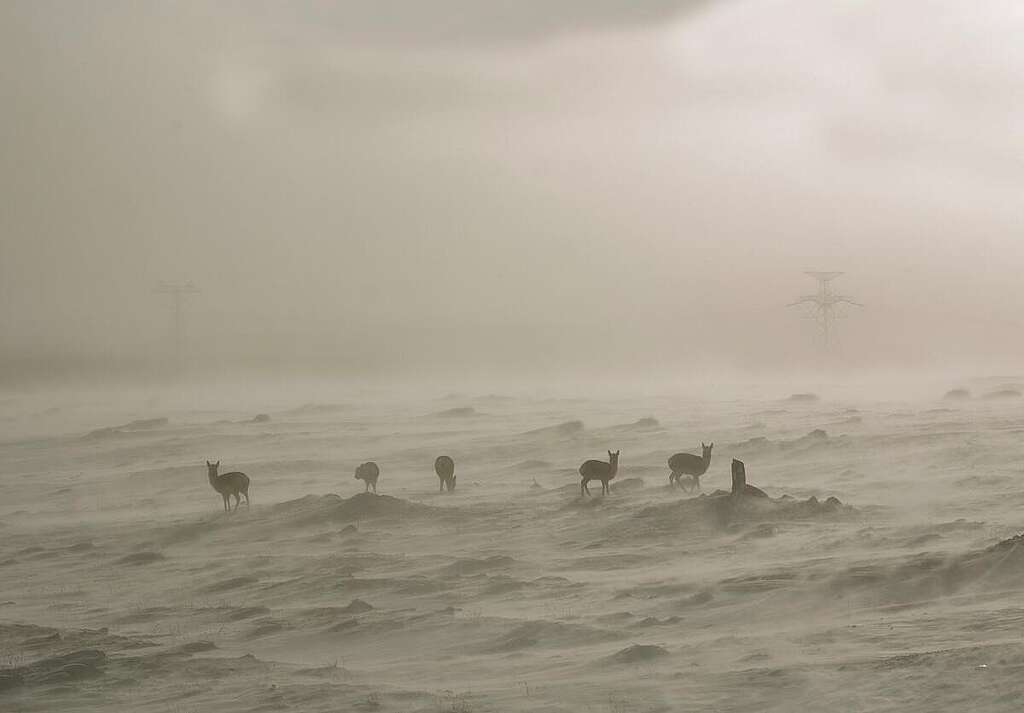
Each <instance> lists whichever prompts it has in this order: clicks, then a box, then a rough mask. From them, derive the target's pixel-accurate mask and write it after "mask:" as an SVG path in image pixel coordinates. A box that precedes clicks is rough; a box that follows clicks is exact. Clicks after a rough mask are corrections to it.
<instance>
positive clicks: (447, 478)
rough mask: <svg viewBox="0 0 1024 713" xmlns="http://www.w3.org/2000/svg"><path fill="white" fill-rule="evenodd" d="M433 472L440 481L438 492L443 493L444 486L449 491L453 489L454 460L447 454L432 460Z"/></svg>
mask: <svg viewBox="0 0 1024 713" xmlns="http://www.w3.org/2000/svg"><path fill="white" fill-rule="evenodd" d="M434 472H435V473H437V477H438V479H439V480H440V481H441V488H440V490H438V492H439V493H443V492H444V489H445V488H446V487H447V488H448V492H449V493H450V492H452V491H453V490H455V461H453V460H452V459H451V458H449V457H448V456H438V457H437V460H435V461H434Z"/></svg>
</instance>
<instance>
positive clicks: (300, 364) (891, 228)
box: [0, 0, 1024, 376]
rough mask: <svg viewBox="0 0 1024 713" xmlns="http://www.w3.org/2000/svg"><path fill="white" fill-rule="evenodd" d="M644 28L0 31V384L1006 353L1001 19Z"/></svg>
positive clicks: (977, 358)
mask: <svg viewBox="0 0 1024 713" xmlns="http://www.w3.org/2000/svg"><path fill="white" fill-rule="evenodd" d="M635 5H636V4H635V3H627V2H612V1H610V0H608V1H604V2H600V3H595V2H579V1H578V0H560V1H559V2H549V3H543V4H541V3H497V2H495V3H479V2H470V1H469V0H445V2H441V3H397V2H388V3H335V4H333V5H331V4H327V3H316V2H291V3H272V2H261V3H252V2H245V3H243V2H218V3H205V2H173V3H156V2H145V3H136V2H98V3H60V2H38V1H36V0H31V1H28V0H24V1H22V0H14V1H11V2H5V3H3V5H2V7H0V87H2V90H3V91H2V93H3V97H4V106H5V118H4V123H3V130H2V132H0V156H2V158H3V160H2V164H0V182H2V183H0V186H2V190H3V194H4V196H5V198H4V204H5V205H4V209H3V211H2V212H0V235H2V243H0V296H2V301H0V331H2V334H3V338H2V341H0V357H2V358H3V360H4V363H5V364H6V365H7V368H6V369H5V371H6V372H7V373H8V375H10V374H15V373H17V374H22V373H28V372H32V373H35V372H39V373H43V374H45V375H48V376H53V375H57V374H63V373H75V372H76V371H79V370H81V371H88V370H90V369H92V370H98V371H104V369H105V373H108V374H120V373H124V372H129V371H133V370H141V371H146V370H147V369H150V368H152V367H153V365H154V364H160V363H163V362H165V361H166V360H167V358H168V354H169V353H170V352H171V351H173V339H172V336H171V324H172V317H171V314H172V313H171V304H170V300H169V298H168V297H167V296H166V295H161V294H157V293H155V292H154V288H155V287H156V286H157V285H158V284H159V282H160V281H161V280H171V281H182V280H193V281H194V282H195V284H196V286H197V287H198V288H199V289H200V290H201V293H200V294H198V295H195V296H193V297H190V298H188V299H187V300H186V301H185V311H184V325H185V333H184V334H185V337H184V338H185V347H184V354H185V358H186V359H187V360H188V362H189V364H190V365H191V366H192V367H193V368H196V369H212V370H218V371H219V372H221V373H229V372H231V371H232V370H233V369H236V368H241V367H243V366H245V367H266V368H271V369H279V370H285V371H295V372H301V370H302V369H310V368H316V369H323V370H326V371H336V372H338V373H342V374H344V373H349V372H358V373H367V372H372V371H379V370H388V371H396V372H406V373H418V372H419V371H420V370H423V369H432V370H449V371H452V372H454V373H459V372H461V371H464V370H478V371H481V370H482V371H484V372H487V373H493V374H495V375H497V374H499V373H503V372H506V371H522V372H527V373H529V372H531V371H538V372H540V371H544V370H553V369H555V370H561V371H563V372H567V373H571V372H572V371H573V370H574V369H584V368H585V369H589V370H593V371H594V372H595V373H600V372H603V371H604V372H609V373H611V372H625V373H629V372H630V371H635V370H637V369H652V368H656V369H663V370H665V371H669V372H670V371H672V370H673V369H678V368H686V367H692V366H694V365H715V366H719V367H728V368H735V369H739V370H753V371H757V370H759V369H777V368H788V367H791V366H794V365H796V366H802V365H811V364H815V363H817V360H818V358H819V355H818V354H817V352H816V349H815V331H814V326H813V324H812V323H811V322H809V321H808V320H806V319H803V318H802V314H801V313H800V311H799V310H796V309H787V308H786V305H787V304H788V303H790V302H792V301H793V299H794V298H796V297H797V296H798V295H801V294H806V293H808V292H811V291H813V288H814V283H813V282H812V281H811V280H810V279H809V278H807V277H806V276H804V275H803V272H804V271H805V270H842V271H844V272H845V273H846V274H845V275H844V276H843V277H842V278H840V279H839V280H838V281H837V283H836V286H837V289H839V290H840V291H842V292H844V293H847V294H850V295H853V296H855V297H856V298H857V299H858V300H859V301H861V302H863V303H864V304H865V307H864V308H862V309H856V308H851V309H849V310H847V317H848V318H847V319H846V320H844V321H843V322H842V323H841V324H840V325H839V330H838V334H839V335H840V340H839V346H840V347H841V348H840V349H839V350H838V351H839V354H840V355H841V356H840V357H839V358H840V359H841V360H842V362H843V363H845V364H848V365H851V366H855V367H863V368H888V367H906V366H912V367H914V368H916V369H919V368H930V369H933V368H940V367H942V366H943V365H951V366H952V365H956V366H961V365H964V364H985V365H991V364H1005V363H1012V362H1013V360H1014V359H1015V358H1017V357H1018V356H1019V354H1020V351H1021V348H1022V346H1024V331H1022V330H1021V329H1020V327H1021V319H1020V317H1019V315H1018V309H1019V304H1020V300H1019V286H1018V285H1019V274H1020V272H1021V268H1022V267H1024V247H1022V245H1024V243H1022V242H1021V237H1020V229H1021V226H1022V225H1024V221H1022V218H1024V204H1022V203H1021V201H1020V186H1021V181H1022V179H1024V131H1022V125H1021V122H1022V117H1024V92H1022V90H1021V86H1022V84H1021V78H1022V72H1024V48H1022V45H1021V43H1020V42H1019V37H1020V34H1021V31H1022V29H1024V28H1022V25H1024V10H1022V9H1021V8H1020V6H1019V3H1015V2H1010V1H1009V0H1000V1H997V2H989V3H985V4H983V5H980V6H979V5H976V4H965V3H961V2H954V1H953V0H932V1H928V2H925V1H923V0H915V1H912V2H903V3H898V4H893V3H889V2H881V1H875V2H860V3H821V2H817V1H816V0H776V1H773V2H750V1H746V2H745V1H736V2H685V1H680V2H670V1H668V0H666V1H663V2H656V3H644V4H643V9H640V8H637V7H635ZM111 365H116V366H111Z"/></svg>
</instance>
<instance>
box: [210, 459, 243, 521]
mask: <svg viewBox="0 0 1024 713" xmlns="http://www.w3.org/2000/svg"><path fill="white" fill-rule="evenodd" d="M219 467H220V461H217V462H216V463H211V462H210V461H206V474H207V476H209V478H210V485H212V486H213V489H214V490H216V491H217V492H218V493H220V496H221V497H222V498H224V511H225V512H228V511H230V510H231V506H230V505H229V504H228V498H230V497H231V496H232V495H234V496H235V510H237V509H238V503H239V502H240V501H241V498H239V497H238V494H239V493H241V494H242V495H244V496H245V506H246V507H249V476H248V475H246V474H245V473H239V472H238V471H234V472H232V473H224V474H223V475H217V468H219Z"/></svg>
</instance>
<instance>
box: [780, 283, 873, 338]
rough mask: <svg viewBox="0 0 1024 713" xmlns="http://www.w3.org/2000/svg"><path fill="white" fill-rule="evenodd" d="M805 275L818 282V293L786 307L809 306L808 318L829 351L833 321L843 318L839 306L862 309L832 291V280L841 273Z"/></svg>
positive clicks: (850, 298)
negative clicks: (811, 320)
mask: <svg viewBox="0 0 1024 713" xmlns="http://www.w3.org/2000/svg"><path fill="white" fill-rule="evenodd" d="M804 274H806V275H810V276H811V277H813V278H814V279H815V280H817V281H818V291H817V293H816V294H813V295H803V296H801V297H799V298H798V299H797V300H796V302H791V303H790V304H789V305H787V306H788V307H796V306H797V305H810V306H811V312H810V317H811V318H812V319H813V320H814V321H815V322H817V324H818V329H820V330H821V341H822V346H823V347H824V349H825V351H829V350H831V348H832V343H833V340H834V335H833V332H834V330H835V320H836V319H838V318H841V317H843V316H845V315H844V314H843V313H842V311H841V310H840V306H841V305H844V304H848V305H854V306H856V307H863V306H864V305H862V304H861V303H859V302H857V301H855V300H854V299H853V298H852V297H848V296H846V295H840V294H837V293H836V292H835V291H834V290H833V289H832V280H834V279H836V278H837V277H839V276H840V275H842V274H843V273H841V272H806V273H804Z"/></svg>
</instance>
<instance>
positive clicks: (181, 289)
mask: <svg viewBox="0 0 1024 713" xmlns="http://www.w3.org/2000/svg"><path fill="white" fill-rule="evenodd" d="M153 291H154V292H156V293H158V294H162V295H170V296H171V298H172V303H173V305H174V332H173V336H174V358H175V365H176V366H178V367H180V366H181V365H182V357H183V356H184V339H185V325H184V323H183V320H184V315H183V311H182V305H183V303H184V300H185V298H186V297H188V296H189V295H197V294H199V289H198V288H197V287H196V286H195V284H193V282H192V280H186V281H185V282H168V281H166V280H165V281H161V283H160V284H159V285H158V286H157V287H156V289H154V290H153Z"/></svg>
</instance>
